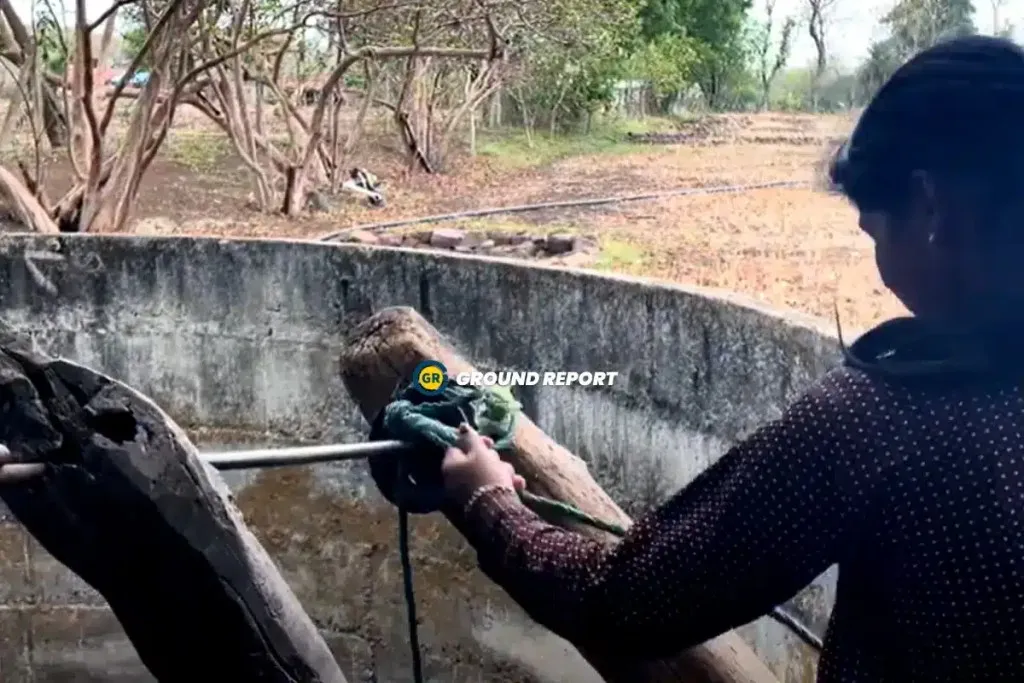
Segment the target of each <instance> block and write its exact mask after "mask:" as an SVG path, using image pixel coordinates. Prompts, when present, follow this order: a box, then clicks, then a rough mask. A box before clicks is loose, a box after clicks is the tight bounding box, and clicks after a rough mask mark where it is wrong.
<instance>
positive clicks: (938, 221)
mask: <svg viewBox="0 0 1024 683" xmlns="http://www.w3.org/2000/svg"><path fill="white" fill-rule="evenodd" d="M907 194H908V202H907V208H908V212H907V219H908V220H907V222H908V223H909V224H910V226H909V229H910V230H911V231H912V232H914V233H917V237H918V239H920V240H921V241H922V242H924V243H925V244H927V245H928V246H929V247H931V248H940V249H949V248H957V247H959V246H960V243H961V241H962V240H963V238H964V231H963V227H964V226H963V225H962V222H963V219H965V218H966V216H962V215H960V214H961V213H962V211H958V210H957V209H958V207H957V206H956V202H955V201H951V200H952V197H951V196H950V195H949V194H948V193H946V192H943V191H942V188H940V187H939V182H938V180H937V179H936V177H935V175H934V174H933V173H931V172H929V171H921V170H918V171H914V172H912V173H911V174H910V183H909V187H908V192H907ZM959 208H960V209H964V208H966V207H959Z"/></svg>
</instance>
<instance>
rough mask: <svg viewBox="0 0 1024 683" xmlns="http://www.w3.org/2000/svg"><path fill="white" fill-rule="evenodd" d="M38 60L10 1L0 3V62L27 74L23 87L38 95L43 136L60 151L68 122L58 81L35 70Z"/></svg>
mask: <svg viewBox="0 0 1024 683" xmlns="http://www.w3.org/2000/svg"><path fill="white" fill-rule="evenodd" d="M37 57H38V56H37V54H36V45H35V41H34V40H33V39H32V35H31V34H30V33H29V31H28V29H27V28H26V27H25V23H24V22H23V21H22V20H21V18H20V17H19V16H18V14H17V12H15V11H14V7H13V5H12V4H11V0H0V60H2V61H4V62H6V63H8V64H10V65H11V66H13V67H15V68H17V69H19V70H28V71H29V72H30V77H29V82H28V83H27V84H26V85H27V87H28V88H29V89H35V90H38V91H39V93H40V99H41V101H42V115H43V122H44V127H45V131H46V136H47V138H48V139H49V141H50V144H51V145H52V146H53V147H60V146H62V145H64V144H65V143H66V142H67V134H68V126H67V119H66V117H65V116H64V112H63V110H62V108H61V106H60V99H59V98H58V96H57V93H56V88H55V87H56V86H58V85H60V84H61V77H60V76H59V75H56V74H49V73H46V72H45V71H44V70H42V69H38V68H35V66H34V64H35V63H38V59H37Z"/></svg>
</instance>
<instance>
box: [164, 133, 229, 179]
mask: <svg viewBox="0 0 1024 683" xmlns="http://www.w3.org/2000/svg"><path fill="white" fill-rule="evenodd" d="M229 145H230V142H229V141H228V140H227V138H226V137H225V136H223V135H216V134H214V135H210V134H201V133H200V134H194V133H186V132H184V131H176V132H175V133H174V134H172V135H169V136H168V138H167V142H166V143H164V148H163V150H161V151H162V152H163V154H164V156H165V157H166V158H167V159H169V160H171V161H173V162H175V163H178V164H181V165H182V166H185V167H187V168H188V169H189V170H191V171H192V172H194V173H199V172H204V171H212V170H213V169H214V168H216V167H217V165H218V164H219V163H220V162H221V161H223V160H224V158H225V157H226V156H227V155H228V152H229V151H230V150H229Z"/></svg>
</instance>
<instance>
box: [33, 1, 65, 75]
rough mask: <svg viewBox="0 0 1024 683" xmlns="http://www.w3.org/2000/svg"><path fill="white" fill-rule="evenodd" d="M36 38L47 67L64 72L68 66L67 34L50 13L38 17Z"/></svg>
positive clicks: (59, 72)
mask: <svg viewBox="0 0 1024 683" xmlns="http://www.w3.org/2000/svg"><path fill="white" fill-rule="evenodd" d="M36 40H37V41H38V42H37V44H38V45H39V53H40V56H41V57H42V59H43V64H45V65H46V69H47V70H48V71H50V72H52V73H55V74H62V73H64V71H65V69H67V66H68V41H67V36H66V34H65V31H64V29H63V28H62V27H61V26H60V24H58V23H57V21H56V20H55V19H54V18H53V17H52V16H51V15H50V14H49V13H47V14H44V15H42V16H40V17H38V18H37V19H36Z"/></svg>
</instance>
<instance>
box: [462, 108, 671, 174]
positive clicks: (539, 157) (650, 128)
mask: <svg viewBox="0 0 1024 683" xmlns="http://www.w3.org/2000/svg"><path fill="white" fill-rule="evenodd" d="M677 128H678V121H677V120H675V119H670V118H648V119H644V120H642V121H640V120H635V121H634V120H629V121H627V120H615V121H605V122H600V123H596V124H594V126H593V128H592V130H591V132H590V133H588V134H583V133H573V134H565V135H551V134H549V133H547V132H544V131H535V132H534V133H533V134H532V135H530V136H528V135H526V133H525V132H524V131H523V129H521V128H506V129H500V130H493V131H485V132H482V133H481V134H480V138H479V142H478V146H477V153H478V155H479V156H483V157H487V158H490V159H492V160H493V161H495V162H497V163H498V164H500V165H501V166H504V167H506V168H528V167H535V166H547V165H550V164H553V163H555V162H556V161H560V160H561V159H567V158H570V157H575V156H583V155H589V154H623V153H628V152H634V151H636V145H635V144H632V143H630V142H628V141H627V140H626V135H627V134H628V133H634V134H637V133H651V132H657V131H668V130H676V129H677Z"/></svg>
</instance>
